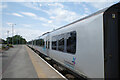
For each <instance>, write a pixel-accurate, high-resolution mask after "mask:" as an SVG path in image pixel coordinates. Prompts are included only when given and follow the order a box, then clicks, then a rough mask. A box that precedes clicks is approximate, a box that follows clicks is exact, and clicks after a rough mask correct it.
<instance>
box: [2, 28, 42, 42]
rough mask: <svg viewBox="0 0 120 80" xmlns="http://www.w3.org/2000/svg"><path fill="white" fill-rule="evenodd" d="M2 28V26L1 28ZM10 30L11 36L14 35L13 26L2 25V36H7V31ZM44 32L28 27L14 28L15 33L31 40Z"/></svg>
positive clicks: (4, 37)
mask: <svg viewBox="0 0 120 80" xmlns="http://www.w3.org/2000/svg"><path fill="white" fill-rule="evenodd" d="M0 29H1V28H0ZM8 30H9V37H11V36H12V31H11V27H6V28H5V27H2V38H3V39H6V38H7V36H8V35H7V31H8ZM42 34H43V32H42V31H40V30H36V29H31V28H27V27H23V28H14V35H21V36H22V37H23V38H25V39H26V40H27V41H30V40H32V39H35V38H36V37H38V36H40V35H42Z"/></svg>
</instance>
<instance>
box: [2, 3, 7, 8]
mask: <svg viewBox="0 0 120 80" xmlns="http://www.w3.org/2000/svg"><path fill="white" fill-rule="evenodd" d="M7 7H8V6H7V4H2V3H0V9H3V8H7Z"/></svg>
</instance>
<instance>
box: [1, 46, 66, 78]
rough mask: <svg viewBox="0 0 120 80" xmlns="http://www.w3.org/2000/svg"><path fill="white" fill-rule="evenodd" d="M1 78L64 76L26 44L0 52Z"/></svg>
mask: <svg viewBox="0 0 120 80" xmlns="http://www.w3.org/2000/svg"><path fill="white" fill-rule="evenodd" d="M0 75H2V78H64V76H62V75H61V74H60V73H59V72H57V71H56V70H55V69H54V68H52V67H51V66H50V65H49V64H47V63H46V62H45V61H44V60H43V59H42V58H41V57H39V56H38V55H37V54H36V53H35V52H34V51H32V50H31V49H30V48H29V47H27V46H26V45H16V46H14V48H10V49H9V50H7V51H4V52H3V53H2V73H1V74H0Z"/></svg>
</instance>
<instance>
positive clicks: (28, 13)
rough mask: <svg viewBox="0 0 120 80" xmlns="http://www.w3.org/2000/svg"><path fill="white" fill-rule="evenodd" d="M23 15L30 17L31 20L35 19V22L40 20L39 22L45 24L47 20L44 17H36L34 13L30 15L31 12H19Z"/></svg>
mask: <svg viewBox="0 0 120 80" xmlns="http://www.w3.org/2000/svg"><path fill="white" fill-rule="evenodd" d="M21 13H22V14H23V15H26V16H29V17H32V18H33V19H36V20H40V21H43V22H47V21H48V19H46V18H44V17H39V16H38V15H36V14H34V13H31V12H21Z"/></svg>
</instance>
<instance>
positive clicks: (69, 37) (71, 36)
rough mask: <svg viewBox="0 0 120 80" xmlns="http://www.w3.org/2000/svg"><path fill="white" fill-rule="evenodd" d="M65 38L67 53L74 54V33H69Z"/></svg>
mask: <svg viewBox="0 0 120 80" xmlns="http://www.w3.org/2000/svg"><path fill="white" fill-rule="evenodd" d="M66 38H67V46H66V48H67V53H71V54H75V52H76V32H75V31H73V32H70V33H67V35H66Z"/></svg>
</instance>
